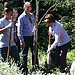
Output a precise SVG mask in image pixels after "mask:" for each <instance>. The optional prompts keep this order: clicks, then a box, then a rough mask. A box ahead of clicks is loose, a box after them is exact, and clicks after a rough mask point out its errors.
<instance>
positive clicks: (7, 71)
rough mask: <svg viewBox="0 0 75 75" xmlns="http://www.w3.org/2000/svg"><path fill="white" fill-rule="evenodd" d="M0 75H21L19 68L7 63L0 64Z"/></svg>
mask: <svg viewBox="0 0 75 75" xmlns="http://www.w3.org/2000/svg"><path fill="white" fill-rule="evenodd" d="M0 75H23V74H21V71H20V70H19V68H18V67H17V66H16V65H15V64H14V65H13V64H11V66H10V65H9V64H8V63H7V62H0Z"/></svg>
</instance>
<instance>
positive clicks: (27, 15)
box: [18, 2, 35, 72]
mask: <svg viewBox="0 0 75 75" xmlns="http://www.w3.org/2000/svg"><path fill="white" fill-rule="evenodd" d="M31 10H32V7H31V4H30V2H25V4H24V12H23V13H22V14H21V15H20V16H19V18H18V37H19V39H20V43H21V46H22V47H23V48H24V50H23V53H22V55H23V68H24V69H23V71H26V72H27V70H28V69H27V55H28V49H29V47H30V48H31V52H32V65H34V51H33V37H34V31H35V27H34V23H35V17H34V14H33V13H31V12H30V11H31Z"/></svg>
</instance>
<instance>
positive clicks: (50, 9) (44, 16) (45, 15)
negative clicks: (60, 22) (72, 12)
mask: <svg viewBox="0 0 75 75" xmlns="http://www.w3.org/2000/svg"><path fill="white" fill-rule="evenodd" d="M57 1H58V0H56V2H55V4H54V5H52V6H51V7H50V8H49V9H48V10H47V11H46V13H45V14H44V15H43V17H42V18H41V19H40V21H39V23H38V25H39V24H40V23H41V21H42V20H43V18H44V17H45V16H46V14H47V13H48V12H49V11H50V10H51V9H52V8H53V7H54V6H56V3H57Z"/></svg>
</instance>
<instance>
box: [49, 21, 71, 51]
mask: <svg viewBox="0 0 75 75" xmlns="http://www.w3.org/2000/svg"><path fill="white" fill-rule="evenodd" d="M49 32H51V34H52V35H53V36H54V37H55V41H54V43H53V44H52V45H51V47H50V48H49V50H52V49H54V48H55V47H56V46H62V45H64V44H66V43H68V42H69V41H70V37H69V35H68V33H67V32H66V31H65V29H64V28H63V26H62V25H61V24H60V23H58V22H55V23H54V24H53V26H52V27H49Z"/></svg>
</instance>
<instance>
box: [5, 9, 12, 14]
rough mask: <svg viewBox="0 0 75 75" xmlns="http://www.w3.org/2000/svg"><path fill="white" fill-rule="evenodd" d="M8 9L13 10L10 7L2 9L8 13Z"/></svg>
mask: <svg viewBox="0 0 75 75" xmlns="http://www.w3.org/2000/svg"><path fill="white" fill-rule="evenodd" d="M10 11H13V9H12V8H5V9H4V12H7V13H9V12H10Z"/></svg>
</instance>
